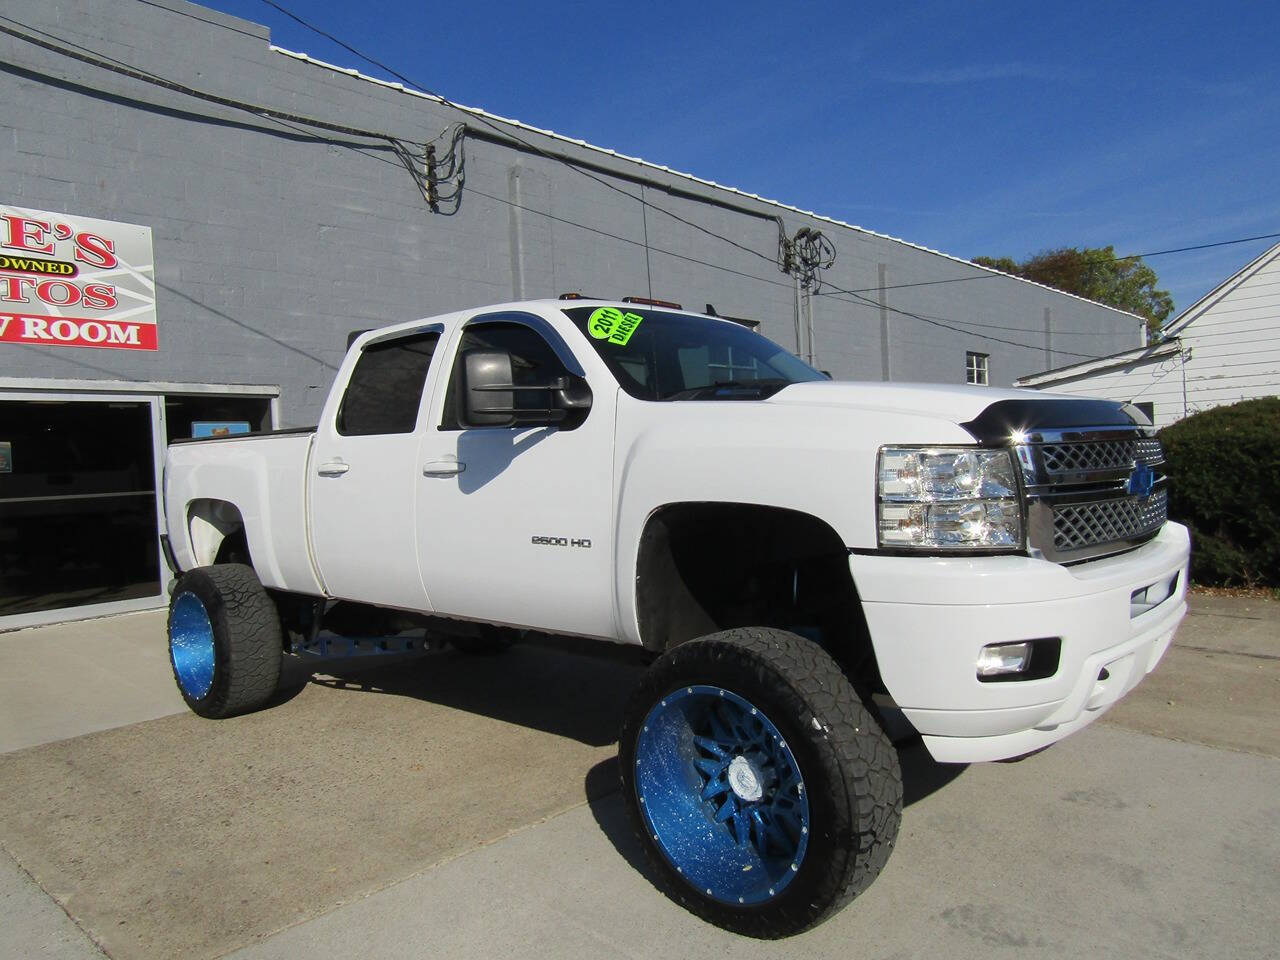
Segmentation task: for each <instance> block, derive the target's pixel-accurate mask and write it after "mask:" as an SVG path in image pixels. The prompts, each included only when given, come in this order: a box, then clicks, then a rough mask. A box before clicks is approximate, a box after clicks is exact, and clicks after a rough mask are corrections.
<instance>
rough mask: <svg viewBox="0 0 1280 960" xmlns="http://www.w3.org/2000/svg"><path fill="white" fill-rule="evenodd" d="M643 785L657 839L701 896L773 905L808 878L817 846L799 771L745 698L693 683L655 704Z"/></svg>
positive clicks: (641, 751) (640, 772) (645, 736)
mask: <svg viewBox="0 0 1280 960" xmlns="http://www.w3.org/2000/svg"><path fill="white" fill-rule="evenodd" d="M635 786H636V799H637V801H638V802H639V805H640V810H641V816H642V817H643V819H644V822H645V825H646V827H647V828H648V831H649V835H650V837H652V838H653V840H654V842H655V843H656V844H657V846H658V849H659V850H661V851H662V854H663V856H665V857H666V858H667V860H668V861H669V862H670V863H671V865H672V866H673V867H674V868H675V869H676V871H677V872H679V873H680V874H681V875H682V876H683V877H684V878H685V879H686V880H687V881H688V882H689V883H690V884H691V885H692V886H693V887H694V889H696V890H698V891H699V892H700V893H702V894H704V895H706V896H708V897H711V898H712V899H714V900H717V901H719V902H721V903H726V904H730V905H742V906H749V905H752V904H760V903H765V902H767V901H769V900H772V899H774V898H775V897H777V896H779V895H781V894H782V891H783V890H785V889H786V887H787V885H788V884H790V883H791V882H792V880H793V879H794V878H795V876H796V874H797V873H798V872H799V869H800V865H801V863H802V862H803V861H804V855H805V851H806V849H807V848H808V843H809V798H808V795H807V793H806V792H805V787H804V780H803V778H802V777H801V775H800V768H799V765H798V764H797V763H796V760H795V757H794V756H793V755H792V753H791V748H790V747H789V746H788V745H787V741H786V739H785V738H784V737H783V736H782V734H781V733H780V732H779V731H778V728H777V727H775V726H774V725H773V723H772V721H770V720H769V718H768V717H766V716H765V715H764V713H763V712H762V711H760V710H759V709H757V708H756V707H755V706H754V705H753V704H751V703H750V702H749V701H748V700H746V699H745V698H743V697H741V696H739V695H738V694H736V693H733V692H732V691H730V690H725V689H722V688H720V687H711V686H692V687H684V688H682V689H679V690H674V691H672V692H671V693H669V694H667V695H666V697H664V698H663V699H662V700H661V701H659V702H658V703H657V704H655V705H654V707H653V709H651V710H650V711H649V714H648V716H646V717H645V720H644V725H643V727H642V729H641V731H640V736H639V737H638V738H637V741H636V755H635Z"/></svg>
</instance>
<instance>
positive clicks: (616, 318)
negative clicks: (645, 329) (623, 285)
mask: <svg viewBox="0 0 1280 960" xmlns="http://www.w3.org/2000/svg"><path fill="white" fill-rule="evenodd" d="M643 321H644V317H642V316H640V314H638V313H623V312H622V311H621V310H619V309H618V308H617V307H601V308H600V309H599V310H597V311H595V312H594V313H593V314H591V316H590V317H589V318H588V319H587V329H588V330H589V331H591V335H592V336H593V337H595V338H596V339H597V340H608V341H609V342H610V343H613V344H617V345H618V346H619V347H625V346H626V345H627V341H628V340H630V339H631V335H632V334H633V333H635V332H636V328H637V327H639V326H640V324H641V323H642V322H643Z"/></svg>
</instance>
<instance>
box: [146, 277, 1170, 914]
mask: <svg viewBox="0 0 1280 960" xmlns="http://www.w3.org/2000/svg"><path fill="white" fill-rule="evenodd" d="M1162 462H1163V457H1162V453H1161V449H1160V444H1159V442H1158V440H1156V438H1155V436H1154V431H1153V429H1152V427H1151V425H1150V423H1149V422H1148V421H1147V419H1146V418H1145V417H1144V416H1143V415H1142V414H1141V413H1140V412H1139V411H1138V410H1136V409H1135V408H1133V407H1131V406H1127V405H1121V404H1117V403H1112V402H1108V401H1102V400H1086V399H1079V398H1065V397H1053V396H1051V395H1047V394H1038V393H1031V392H1020V391H1002V390H995V389H988V388H984V387H949V386H928V385H909V384H887V383H876V384H859V383H838V382H831V381H829V380H827V378H826V377H824V376H823V375H822V374H821V373H819V372H818V371H816V370H813V369H812V368H810V367H809V366H807V365H805V364H804V363H802V362H801V361H799V360H797V359H796V358H795V357H793V356H792V355H790V354H789V353H787V352H786V351H785V350H783V349H781V348H780V347H778V346H777V345H776V344H773V343H771V342H770V341H768V340H766V339H764V338H763V337H760V336H757V335H756V334H755V333H752V332H751V331H749V330H747V329H745V328H744V327H742V326H739V325H737V324H734V323H732V322H729V321H726V320H721V319H715V318H711V317H706V316H700V315H696V314H690V313H685V312H681V311H678V310H672V309H663V308H657V307H651V306H640V305H638V304H634V303H627V302H601V301H580V300H579V301H543V302H530V303H513V304H505V305H501V306H494V307H488V308H484V309H476V310H468V311H463V312H460V313H454V314H450V315H448V316H443V317H437V318H434V319H427V320H421V321H416V322H412V323H403V324H399V325H397V326H391V327H386V328H383V329H379V330H376V331H373V332H369V333H365V334H363V335H362V336H360V337H359V338H358V339H357V340H356V341H355V342H354V344H353V345H352V347H351V350H350V352H349V354H348V356H347V357H346V360H345V361H344V362H343V364H342V367H341V369H340V370H339V371H338V375H337V379H336V382H335V384H334V387H333V391H332V394H331V395H330V396H329V398H328V402H327V403H326V405H325V407H324V411H323V415H322V417H321V421H320V425H319V426H318V427H317V428H315V429H314V430H299V431H284V432H283V433H282V434H271V435H260V436H248V437H234V438H225V439H214V440H208V441H199V442H189V443H182V444H178V445H175V446H173V447H172V448H171V449H170V452H169V459H168V465H167V470H166V483H165V503H166V515H167V521H168V536H169V538H170V551H169V553H170V556H171V558H172V560H171V562H172V563H173V565H174V566H175V568H176V569H177V570H178V571H185V572H182V574H181V576H180V578H179V579H178V580H177V583H176V586H175V588H174V591H173V597H172V604H171V608H170V619H169V643H170V652H171V660H172V663H173V669H174V674H175V677H176V680H177V683H178V687H179V689H180V690H181V692H182V695H183V697H184V698H185V699H186V702H187V703H188V704H189V705H190V706H191V708H192V709H193V710H194V711H195V712H197V713H198V714H200V715H202V716H206V717H224V716H228V715H231V714H235V713H239V712H243V711H246V710H252V709H255V708H257V707H260V706H262V705H263V704H264V703H265V702H266V701H267V700H268V698H269V697H270V696H271V695H272V693H273V692H274V690H275V688H276V684H277V682H278V678H279V675H280V665H281V658H282V656H283V655H284V654H286V653H295V654H297V653H304V652H309V651H310V652H314V651H316V650H317V649H324V650H328V651H330V652H332V650H333V644H332V642H331V641H329V640H326V639H325V638H327V637H332V636H333V635H334V634H335V633H336V634H338V635H340V636H345V637H352V636H353V635H359V634H361V633H363V634H365V635H366V636H370V635H377V636H379V637H383V638H384V639H381V640H377V641H374V642H373V647H372V648H373V649H397V650H400V649H409V648H413V647H414V645H415V643H416V644H418V645H421V644H422V643H423V642H425V639H426V638H428V637H435V638H436V639H439V638H441V637H445V638H455V639H456V640H457V642H458V643H459V645H466V644H470V645H477V644H491V645H497V644H501V643H502V642H504V641H505V640H507V639H509V638H510V637H511V636H512V635H518V634H519V632H520V631H537V632H540V633H545V634H553V635H561V636H563V635H571V636H577V637H585V638H592V639H596V640H600V641H607V642H613V643H617V644H631V645H635V646H637V647H639V648H641V649H642V650H643V651H648V656H649V657H651V658H652V664H651V665H650V667H649V668H648V671H647V672H646V674H645V675H644V679H643V680H642V682H641V683H640V685H639V689H638V690H637V691H636V693H635V695H634V696H633V698H632V699H631V701H630V703H629V705H628V706H627V707H626V710H625V719H624V723H623V728H622V731H621V737H620V744H619V753H620V759H621V763H620V766H621V772H622V781H623V783H622V787H623V793H624V796H625V798H626V801H627V803H628V805H629V808H630V810H631V813H632V817H633V820H634V823H635V825H636V827H637V830H638V832H639V835H640V837H641V840H642V842H643V843H644V845H645V848H646V850H647V851H648V854H649V856H650V858H651V859H652V861H653V863H654V864H655V866H656V868H657V870H658V871H659V872H660V873H661V875H663V876H664V877H665V878H666V880H667V882H668V883H669V884H670V886H671V888H672V889H673V891H674V892H675V895H676V896H677V898H678V899H679V900H680V901H681V902H682V903H684V904H685V905H686V906H687V907H688V908H689V909H691V910H693V911H695V912H696V913H698V914H700V915H701V916H703V917H705V918H707V919H709V920H711V921H713V922H715V923H718V924H720V925H722V926H725V927H727V928H729V929H733V930H736V931H739V932H741V933H745V934H749V935H754V936H765V937H768V936H780V935H785V934H788V933H792V932H795V931H798V930H801V929H804V928H805V927H807V926H810V925H812V924H814V923H816V922H818V921H820V920H821V919H823V918H824V917H826V916H828V915H829V914H830V913H832V912H833V911H834V910H836V909H838V908H839V907H840V906H842V905H843V904H844V903H846V902H847V901H848V900H850V899H852V898H853V897H854V896H856V895H857V894H858V893H859V892H860V891H862V890H863V889H865V888H866V887H867V886H868V885H869V884H870V883H871V881H872V880H873V879H874V878H875V876H876V875H877V874H878V873H879V871H880V869H881V868H882V867H883V866H884V864H885V862H886V860H887V859H888V856H889V852H890V849H891V847H892V845H893V842H894V838H895V836H896V833H897V830H898V824H899V820H900V818H901V811H902V785H901V774H900V770H899V765H898V758H897V753H896V751H895V749H894V746H893V743H892V742H891V741H890V739H889V738H888V737H887V736H886V734H885V732H884V731H885V728H886V726H888V727H890V728H892V727H895V726H896V727H898V728H904V729H906V730H907V731H908V732H911V731H913V732H914V733H918V734H919V736H920V737H921V738H922V740H923V742H924V746H925V747H926V748H927V749H928V750H929V752H930V753H931V754H932V755H933V757H934V758H935V759H937V760H939V761H950V762H971V761H981V760H996V759H1001V758H1009V757H1015V756H1020V755H1023V754H1026V753H1029V752H1031V751H1034V750H1038V749H1040V748H1043V747H1045V746H1048V745H1049V744H1051V743H1053V742H1054V741H1056V740H1058V739H1060V738H1062V737H1064V736H1066V735H1067V734H1070V733H1072V732H1073V731H1076V730H1079V729H1080V728H1081V727H1083V726H1085V725H1086V724H1088V723H1089V722H1091V721H1092V720H1094V719H1096V718H1097V717H1098V716H1099V715H1101V714H1102V713H1103V712H1104V711H1105V710H1106V709H1107V708H1108V707H1110V706H1111V705H1112V704H1114V703H1115V702H1116V701H1117V700H1118V699H1119V698H1120V697H1122V696H1123V695H1124V694H1125V693H1127V692H1128V691H1129V690H1131V689H1132V688H1133V687H1134V686H1135V685H1136V684H1137V683H1138V682H1139V681H1140V680H1141V679H1142V677H1143V676H1145V675H1146V673H1147V672H1148V671H1150V670H1151V669H1152V668H1153V667H1154V666H1155V664H1156V662H1157V661H1158V660H1159V659H1160V657H1161V656H1162V654H1163V653H1164V651H1165V650H1166V649H1167V647H1168V645H1169V643H1170V641H1171V640H1172V638H1173V633H1174V630H1175V629H1176V627H1177V625H1178V622H1179V621H1180V620H1181V619H1182V617H1183V615H1184V613H1185V612H1186V604H1185V599H1184V597H1185V591H1186V576H1187V558H1188V537H1187V531H1186V529H1185V528H1184V527H1182V526H1179V525H1178V524H1175V523H1170V522H1166V503H1167V499H1166V496H1167V495H1166V490H1165V480H1164V477H1163V475H1162V472H1161V470H1160V466H1161V464H1162ZM414 629H416V630H417V631H418V632H417V634H416V639H415V635H407V634H409V633H410V631H411V630H414ZM361 642H365V643H368V641H357V640H355V639H352V640H351V641H350V643H351V645H352V647H351V648H352V649H355V648H356V647H357V646H359V643H361Z"/></svg>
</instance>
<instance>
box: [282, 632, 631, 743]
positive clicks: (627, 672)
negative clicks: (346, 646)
mask: <svg viewBox="0 0 1280 960" xmlns="http://www.w3.org/2000/svg"><path fill="white" fill-rule="evenodd" d="M289 661H294V662H289ZM286 667H287V671H286V677H285V678H284V679H283V681H282V683H281V697H282V698H283V699H290V698H291V697H292V696H296V695H297V693H298V692H299V690H300V689H302V688H303V687H305V686H306V685H307V684H308V683H310V684H315V685H319V686H325V687H332V688H337V689H344V690H360V691H366V692H369V693H381V694H389V695H392V696H399V697H412V698H415V699H418V700H423V701H425V702H429V703H434V704H439V705H441V706H445V707H450V708H452V709H455V710H463V711H465V712H467V713H472V714H477V715H481V716H486V717H492V718H493V719H495V720H501V721H504V722H506V723H512V724H517V725H519V726H522V727H528V728H530V729H534V730H541V731H543V732H546V733H551V734H555V735H556V736H560V737H567V738H569V739H571V740H576V741H577V742H579V743H583V744H586V745H588V746H593V747H603V746H607V745H608V744H611V743H613V742H614V741H616V740H617V739H618V728H619V727H620V726H621V724H622V707H623V705H624V704H625V703H626V701H627V697H628V696H630V694H631V691H632V689H633V688H634V687H635V685H636V683H637V682H638V681H639V679H640V674H641V673H642V672H643V669H644V668H643V667H642V666H640V665H639V664H636V663H633V662H626V661H624V660H616V659H612V658H607V657H596V656H578V655H574V654H571V653H570V654H566V653H563V652H557V651H554V650H549V649H546V648H544V647H541V646H535V645H530V644H518V645H516V646H514V647H512V648H510V649H509V650H507V651H506V652H504V653H502V654H501V655H498V656H467V655H464V654H460V653H457V652H455V651H452V650H439V651H433V652H430V653H427V654H423V655H420V656H414V657H409V658H403V657H396V658H395V659H394V660H392V659H391V658H388V661H387V662H385V663H384V662H371V661H370V660H339V661H300V660H297V659H296V658H292V657H291V658H287V660H286Z"/></svg>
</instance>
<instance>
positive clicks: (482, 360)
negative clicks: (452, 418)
mask: <svg viewBox="0 0 1280 960" xmlns="http://www.w3.org/2000/svg"><path fill="white" fill-rule="evenodd" d="M462 377H463V383H462V387H463V390H462V396H463V398H464V399H463V418H462V419H463V421H464V422H465V423H466V424H467V426H471V427H506V426H510V425H511V424H512V423H514V422H515V421H514V419H513V418H512V414H513V413H514V412H515V388H514V387H513V386H512V384H511V354H509V353H501V352H499V351H496V350H495V351H480V350H472V351H470V352H468V353H466V354H464V355H463V366H462Z"/></svg>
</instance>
